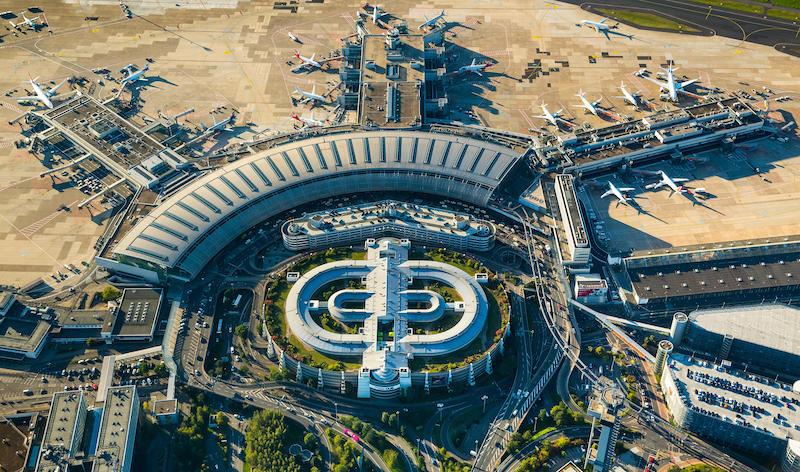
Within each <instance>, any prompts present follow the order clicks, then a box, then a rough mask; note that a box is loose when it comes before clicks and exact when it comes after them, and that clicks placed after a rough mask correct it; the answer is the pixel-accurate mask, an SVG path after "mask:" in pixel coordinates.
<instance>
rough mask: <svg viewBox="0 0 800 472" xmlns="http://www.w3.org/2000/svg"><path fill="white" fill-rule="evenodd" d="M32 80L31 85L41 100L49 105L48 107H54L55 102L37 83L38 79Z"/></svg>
mask: <svg viewBox="0 0 800 472" xmlns="http://www.w3.org/2000/svg"><path fill="white" fill-rule="evenodd" d="M30 82H31V87H33V91H34V93H35V94H36V96H37V97H38V98H39V100H41V102H42V103H44V104H45V105H47V108H53V102H51V101H50V97H48V96H47V94H46V93H44V90H42V88H41V87H39V84H37V83H36V81H35V80H33V79H31V81H30Z"/></svg>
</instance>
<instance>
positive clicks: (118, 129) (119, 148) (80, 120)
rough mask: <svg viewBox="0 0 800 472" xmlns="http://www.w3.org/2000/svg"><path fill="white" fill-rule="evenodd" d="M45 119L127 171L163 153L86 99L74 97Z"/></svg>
mask: <svg viewBox="0 0 800 472" xmlns="http://www.w3.org/2000/svg"><path fill="white" fill-rule="evenodd" d="M45 116H47V117H48V118H50V119H51V120H52V121H55V122H57V123H59V124H60V125H61V126H64V127H65V128H67V129H68V130H69V131H70V132H72V133H74V134H75V135H77V136H78V137H79V138H80V139H83V140H85V141H87V142H89V143H90V144H91V145H92V146H94V147H95V148H97V149H98V150H99V151H101V152H102V153H103V154H104V155H105V156H107V157H109V158H110V159H112V160H113V161H114V162H115V163H117V164H119V165H121V166H122V167H124V168H125V169H129V168H131V167H134V166H136V165H138V164H141V163H142V162H143V161H144V160H146V159H148V158H149V157H151V156H153V155H156V154H158V153H159V152H161V151H163V150H164V146H162V145H161V144H160V143H158V142H157V141H156V140H154V139H153V138H151V137H150V136H148V135H146V134H145V133H143V132H142V131H141V130H139V129H138V128H137V127H135V126H133V125H132V124H131V123H130V122H128V121H127V120H126V119H124V118H122V117H121V116H119V115H118V114H116V113H115V112H114V111H112V110H111V109H109V108H108V107H106V106H105V105H102V104H101V103H99V102H98V101H96V100H95V99H94V98H92V97H90V96H87V95H81V96H78V97H75V98H74V99H72V100H70V101H69V102H66V103H64V104H62V105H61V106H58V107H56V108H54V109H52V110H49V111H48V112H46V113H45ZM79 144H80V143H79Z"/></svg>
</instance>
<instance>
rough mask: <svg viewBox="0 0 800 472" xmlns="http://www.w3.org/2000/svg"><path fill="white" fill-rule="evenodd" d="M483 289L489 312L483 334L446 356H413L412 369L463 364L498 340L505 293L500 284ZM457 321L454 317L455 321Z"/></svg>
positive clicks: (505, 314)
mask: <svg viewBox="0 0 800 472" xmlns="http://www.w3.org/2000/svg"><path fill="white" fill-rule="evenodd" d="M483 291H484V293H485V294H486V300H487V301H488V304H489V312H488V314H487V317H486V327H485V328H484V334H483V336H479V337H477V338H475V339H474V340H473V341H472V342H471V343H469V344H467V345H466V346H464V347H463V348H461V349H459V350H458V351H456V352H453V353H450V354H448V355H446V356H436V357H427V358H426V357H415V358H414V359H412V360H411V362H409V366H410V367H411V369H412V370H414V371H421V370H425V371H428V372H443V371H446V370H448V369H455V368H458V367H462V366H465V365H467V364H469V363H470V362H473V361H476V360H477V359H478V358H480V357H481V356H483V354H484V352H486V350H487V349H489V347H491V345H492V344H494V343H495V342H497V341H499V340H500V337H501V336H502V334H503V328H504V326H505V321H507V320H508V302H507V301H505V300H506V299H505V293H504V292H503V290H502V288H501V286H500V285H497V286H496V287H494V288H492V289H490V288H487V287H484V288H483ZM459 317H460V315H459ZM457 321H458V320H457V319H456V322H457Z"/></svg>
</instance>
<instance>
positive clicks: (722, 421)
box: [661, 354, 800, 472]
mask: <svg viewBox="0 0 800 472" xmlns="http://www.w3.org/2000/svg"><path fill="white" fill-rule="evenodd" d="M661 389H662V391H663V392H664V396H665V398H666V402H667V406H668V407H669V409H670V412H671V413H672V416H673V419H674V421H675V423H676V424H677V425H678V426H680V427H682V428H686V429H688V430H689V431H692V432H693V433H695V434H697V435H699V436H701V437H705V438H708V439H709V440H711V441H713V442H715V443H717V444H721V445H723V446H726V447H732V448H736V449H740V450H743V451H747V452H749V453H752V454H756V455H760V456H764V455H766V456H769V457H770V458H771V459H775V460H779V461H781V462H782V464H783V466H782V471H783V472H797V471H798V470H800V467H799V466H800V461H797V456H796V451H797V450H798V445H799V444H800V442H798V441H800V382H797V383H795V385H794V387H793V386H790V385H787V384H783V383H778V382H775V381H774V380H772V379H768V378H765V377H761V376H758V375H754V374H751V373H747V372H743V371H738V370H733V369H730V368H726V367H723V366H721V365H716V364H713V363H711V362H708V361H705V360H699V359H696V358H694V357H689V356H686V355H683V354H672V355H670V356H669V358H668V360H667V368H665V369H664V372H663V375H662V376H661Z"/></svg>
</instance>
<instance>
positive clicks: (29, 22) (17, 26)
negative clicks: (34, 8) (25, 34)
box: [9, 12, 39, 30]
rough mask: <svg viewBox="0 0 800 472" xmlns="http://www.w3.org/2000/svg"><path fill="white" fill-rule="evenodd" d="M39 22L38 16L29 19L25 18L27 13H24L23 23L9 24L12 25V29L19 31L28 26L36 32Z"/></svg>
mask: <svg viewBox="0 0 800 472" xmlns="http://www.w3.org/2000/svg"><path fill="white" fill-rule="evenodd" d="M37 21H39V17H38V16H36V17H34V18H28V17H26V16H25V12H22V21H20V22H19V23H16V24H15V23H14V22H13V21H9V23H11V27H12V28H14V29H17V30H19V29H20V28H21V27H23V26H27V27H28V28H29V29H32V30H36V28H38V27H39V23H37Z"/></svg>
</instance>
